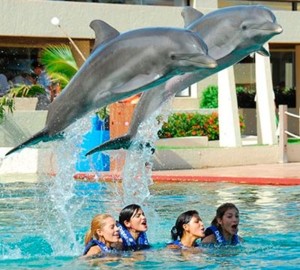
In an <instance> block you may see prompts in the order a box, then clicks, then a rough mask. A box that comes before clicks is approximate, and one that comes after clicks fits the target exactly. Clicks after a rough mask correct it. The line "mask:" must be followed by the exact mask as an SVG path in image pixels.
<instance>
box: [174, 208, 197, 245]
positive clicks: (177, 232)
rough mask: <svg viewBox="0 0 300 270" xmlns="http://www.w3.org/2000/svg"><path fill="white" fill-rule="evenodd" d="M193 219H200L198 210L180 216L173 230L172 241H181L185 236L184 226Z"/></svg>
mask: <svg viewBox="0 0 300 270" xmlns="http://www.w3.org/2000/svg"><path fill="white" fill-rule="evenodd" d="M193 217H199V213H198V212H197V211H196V210H189V211H186V212H184V213H182V214H180V215H179V217H178V218H177V220H176V223H175V226H173V228H172V230H171V238H172V240H174V241H175V240H177V239H178V238H179V239H181V238H182V236H183V232H184V229H183V225H184V224H188V223H189V222H190V221H191V219H192V218H193Z"/></svg>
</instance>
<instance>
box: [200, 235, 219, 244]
mask: <svg viewBox="0 0 300 270" xmlns="http://www.w3.org/2000/svg"><path fill="white" fill-rule="evenodd" d="M201 243H203V244H210V243H216V237H215V235H214V234H210V235H208V236H206V237H205V238H203V239H202V241H201Z"/></svg>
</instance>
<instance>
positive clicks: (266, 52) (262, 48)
mask: <svg viewBox="0 0 300 270" xmlns="http://www.w3.org/2000/svg"><path fill="white" fill-rule="evenodd" d="M257 53H258V54H260V55H262V56H266V57H270V53H269V51H268V50H266V49H265V48H264V47H261V48H260V50H258V51H257Z"/></svg>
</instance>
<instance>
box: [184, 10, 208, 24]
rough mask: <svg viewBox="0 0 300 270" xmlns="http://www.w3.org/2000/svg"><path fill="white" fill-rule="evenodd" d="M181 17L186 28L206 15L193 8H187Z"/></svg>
mask: <svg viewBox="0 0 300 270" xmlns="http://www.w3.org/2000/svg"><path fill="white" fill-rule="evenodd" d="M181 16H182V17H183V20H184V27H185V28H186V27H188V26H189V25H190V24H192V23H193V22H194V21H196V20H198V19H200V18H201V17H202V16H204V15H203V13H201V12H200V11H198V10H197V9H194V8H192V7H185V8H183V10H182V11H181Z"/></svg>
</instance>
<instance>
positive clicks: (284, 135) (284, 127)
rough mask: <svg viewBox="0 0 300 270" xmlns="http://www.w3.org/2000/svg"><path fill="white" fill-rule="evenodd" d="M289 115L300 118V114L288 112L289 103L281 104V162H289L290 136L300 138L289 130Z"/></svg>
mask: <svg viewBox="0 0 300 270" xmlns="http://www.w3.org/2000/svg"><path fill="white" fill-rule="evenodd" d="M288 116H291V117H294V118H298V119H300V115H297V114H293V113H290V112H288V106H287V105H279V163H287V162H288V156H287V144H288V136H290V137H293V138H297V139H300V136H299V135H296V134H294V133H292V132H289V131H288V121H287V119H288V118H287V117H288Z"/></svg>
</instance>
